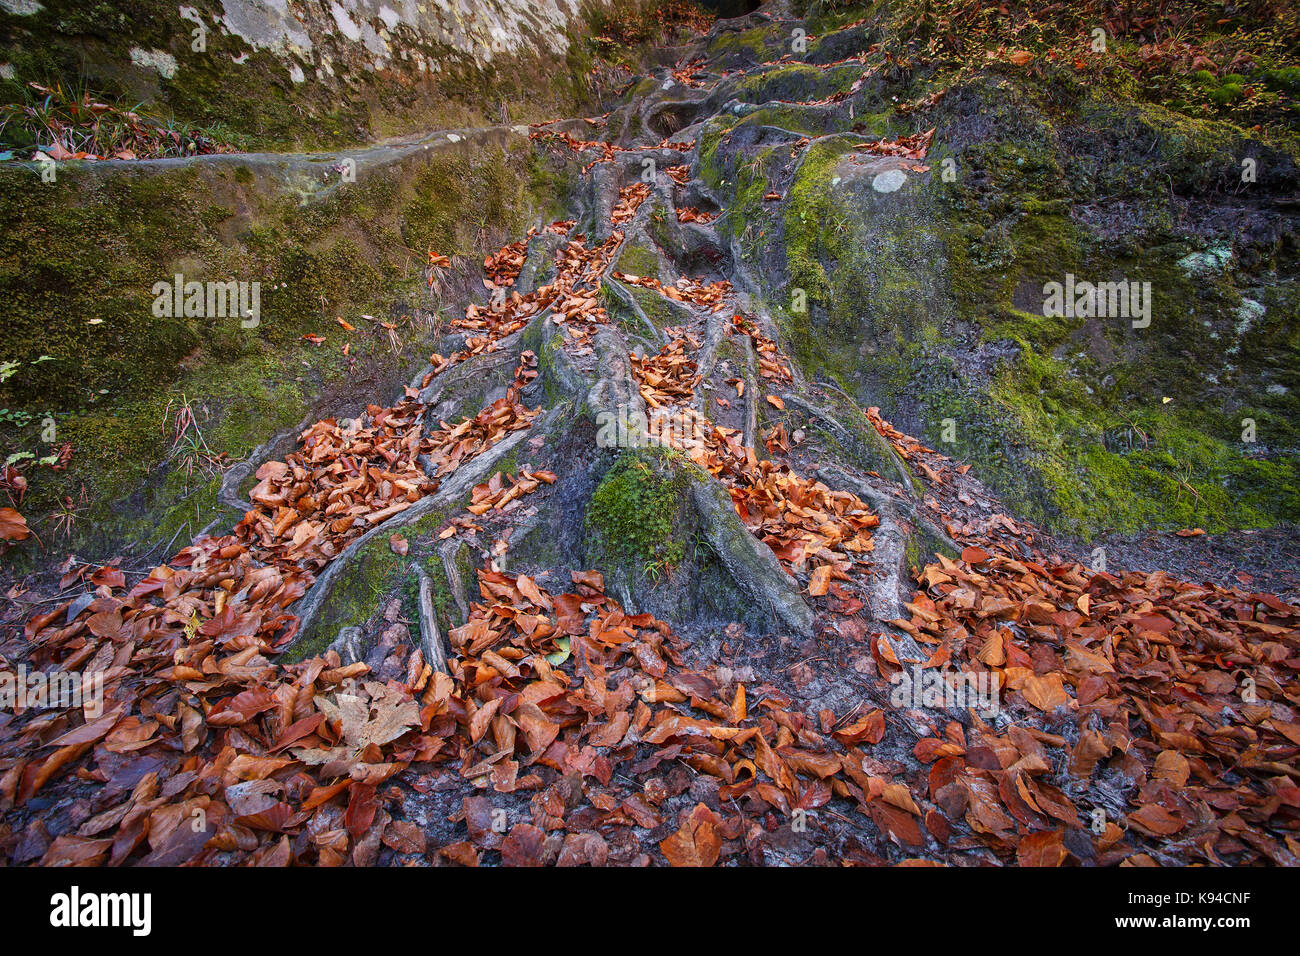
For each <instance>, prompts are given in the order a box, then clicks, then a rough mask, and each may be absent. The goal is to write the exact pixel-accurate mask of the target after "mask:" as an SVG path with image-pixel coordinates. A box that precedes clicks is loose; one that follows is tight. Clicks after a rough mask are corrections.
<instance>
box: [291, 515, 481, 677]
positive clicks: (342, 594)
mask: <svg viewBox="0 0 1300 956" xmlns="http://www.w3.org/2000/svg"><path fill="white" fill-rule="evenodd" d="M458 510H459V508H458V507H456V506H449V507H446V508H442V509H439V510H436V511H431V512H430V513H428V514H426V515H422V516H421V517H420V518H418V519H417V520H416V521H414V522H412V523H411V524H409V525H407V526H405V527H404V528H402V529H400V530H399V531H398V533H399V534H401V535H402V537H404V538H406V540H407V541H408V542H409V544H410V547H411V550H410V552H409V554H408V556H406V557H399V556H398V555H396V554H394V553H393V550H392V548H391V547H390V545H389V543H388V536H387V535H382V534H381V535H376V536H375V537H374V538H373V539H371V540H370V541H368V542H366V544H365V545H363V546H362V547H361V548H359V549H358V550H357V552H356V553H355V554H354V555H353V556H352V558H351V559H350V560H349V562H348V566H347V568H346V569H345V573H344V574H342V575H340V576H339V578H338V579H337V580H336V582H335V583H334V586H333V588H332V589H331V590H330V592H329V595H328V596H327V597H326V599H325V601H324V603H323V604H322V606H321V609H320V613H319V616H318V617H317V618H316V623H315V625H314V626H313V627H312V628H311V629H310V630H309V631H307V632H304V633H303V634H302V635H301V636H300V637H299V638H298V639H297V640H295V641H294V643H293V645H292V646H291V647H290V648H289V650H287V651H286V652H285V655H284V659H285V660H286V661H287V662H294V661H300V660H303V659H305V658H308V657H313V656H315V655H317V654H322V653H324V652H325V650H326V648H328V647H329V645H330V644H331V643H333V641H334V639H335V638H336V637H338V633H339V631H340V630H341V629H342V628H345V627H360V626H363V625H365V624H366V623H367V622H368V621H370V620H371V618H372V617H374V615H375V614H376V613H377V612H378V611H380V610H381V609H382V605H383V603H384V601H383V599H384V598H385V597H387V596H389V595H391V594H394V593H396V594H398V595H399V596H400V597H401V599H402V616H403V617H404V618H405V619H406V620H410V621H416V622H418V621H419V614H420V610H419V579H418V577H417V575H416V573H415V571H414V569H413V567H412V564H413V563H415V562H418V563H419V564H420V566H421V567H423V568H424V570H425V572H426V573H427V574H428V575H429V578H430V580H431V581H432V583H433V591H434V606H435V608H436V613H437V617H438V626H439V628H440V629H442V631H443V633H444V634H445V633H446V631H447V629H448V628H449V627H453V626H455V624H454V623H453V617H452V611H453V609H454V608H455V603H454V599H453V598H452V595H451V591H450V589H449V587H448V584H447V576H446V572H445V571H444V569H443V566H442V561H441V559H440V558H439V557H438V555H437V554H436V552H434V550H433V548H434V546H435V545H436V543H437V532H438V530H439V529H440V528H441V527H442V526H443V525H445V524H446V523H447V521H448V519H449V517H450V516H451V515H452V514H453V513H455V512H456V511H458ZM462 577H463V575H462ZM474 580H475V579H474V576H473V575H472V574H471V575H470V576H469V577H463V581H464V583H465V584H466V586H469V585H470V584H471V583H472V582H473V581H474ZM412 636H413V639H414V640H416V641H417V642H418V641H419V624H418V623H417V624H416V625H415V626H414V628H413V635H412Z"/></svg>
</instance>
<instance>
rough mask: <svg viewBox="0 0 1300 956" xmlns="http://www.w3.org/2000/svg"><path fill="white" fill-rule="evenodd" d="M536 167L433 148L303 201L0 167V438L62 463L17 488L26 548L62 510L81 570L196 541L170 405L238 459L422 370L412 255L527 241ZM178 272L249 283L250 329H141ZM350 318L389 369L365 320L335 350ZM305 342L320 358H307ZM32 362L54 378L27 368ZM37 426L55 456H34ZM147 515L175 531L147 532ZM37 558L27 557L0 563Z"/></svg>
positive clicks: (254, 170)
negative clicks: (53, 176)
mask: <svg viewBox="0 0 1300 956" xmlns="http://www.w3.org/2000/svg"><path fill="white" fill-rule="evenodd" d="M532 156H533V153H532V150H531V149H530V148H527V147H525V148H523V149H519V150H505V149H491V148H489V149H480V148H475V149H470V148H469V147H468V146H467V147H466V148H462V149H448V150H440V151H438V152H437V153H436V154H427V155H424V156H419V157H415V158H413V159H411V160H407V161H404V162H403V163H402V164H400V165H398V166H394V167H392V168H390V169H388V170H386V171H385V172H386V173H387V174H386V175H385V174H383V173H374V174H371V175H365V176H362V177H359V180H358V182H356V183H354V184H348V185H347V186H346V187H342V188H337V189H335V190H334V191H332V192H329V193H326V194H324V195H321V196H316V197H314V198H313V197H312V194H311V193H307V194H306V195H307V197H308V198H307V201H305V202H304V201H302V200H301V198H300V196H299V195H298V194H297V193H296V192H295V191H294V187H293V184H292V180H289V181H287V182H286V181H285V180H282V179H279V178H277V179H273V180H270V181H268V179H267V177H268V173H267V171H266V170H265V169H264V168H259V167H256V166H253V167H251V168H250V167H248V166H233V165H227V164H224V163H222V164H217V163H211V162H206V161H205V162H199V163H192V164H187V165H185V166H181V167H179V168H171V169H166V170H148V171H146V170H145V169H144V168H140V169H131V170H122V169H120V168H118V169H114V170H111V171H109V170H107V168H105V170H104V171H102V173H101V171H98V170H87V169H83V168H78V167H79V164H75V163H69V164H63V165H62V166H61V167H60V169H59V175H58V179H57V180H56V182H55V183H52V184H42V183H41V182H40V180H39V178H38V177H37V176H36V174H35V173H34V172H32V171H30V170H28V169H26V168H23V167H19V166H13V165H11V166H8V167H6V168H4V169H0V215H3V216H4V218H5V219H6V221H7V222H9V223H11V228H9V229H8V230H6V231H5V232H4V234H3V235H2V236H0V253H3V263H5V264H0V294H3V295H4V297H5V300H6V302H7V304H8V309H7V314H6V322H5V323H4V324H3V325H2V326H0V356H2V357H3V358H5V359H10V358H12V359H16V360H20V361H22V362H23V363H24V365H23V366H22V367H21V371H20V373H19V374H18V375H15V376H14V377H13V378H11V379H10V380H8V381H7V382H6V383H5V385H4V387H3V389H0V405H3V406H5V407H8V408H11V409H15V410H18V411H20V412H24V413H26V414H29V415H31V416H33V420H32V421H31V423H29V424H28V425H27V426H25V427H23V428H17V427H15V426H14V425H13V424H12V423H2V422H0V440H2V441H3V442H4V444H5V445H6V446H7V447H8V448H10V449H12V450H27V451H31V452H33V453H35V452H39V453H40V454H41V455H44V454H48V453H50V451H55V450H57V448H58V447H60V446H61V445H62V443H63V442H71V444H72V447H73V459H72V464H71V467H70V468H69V469H68V470H67V471H64V472H58V473H55V472H50V471H48V470H46V469H43V468H42V469H33V470H32V471H30V472H29V482H30V491H29V493H28V497H27V499H26V514H27V515H28V517H29V519H30V520H31V522H32V524H33V526H34V527H36V528H37V530H38V534H41V536H42V538H43V539H45V538H49V539H51V541H55V540H59V538H60V537H61V532H60V533H58V534H56V533H53V532H54V529H53V528H52V516H53V514H54V513H55V512H56V511H57V510H58V509H59V508H60V507H61V505H60V502H62V501H63V499H64V498H65V497H71V498H72V499H73V500H74V502H75V503H76V506H77V507H78V508H79V509H80V517H79V520H78V521H77V524H76V528H75V533H74V534H73V536H72V538H71V539H69V540H67V541H60V546H66V547H71V548H75V549H76V550H77V551H78V552H79V553H83V554H88V555H93V554H106V555H111V554H115V553H121V551H122V550H123V548H124V547H127V546H129V545H130V544H132V543H134V542H136V541H148V542H151V543H153V542H156V541H157V539H158V536H160V535H163V534H165V535H167V537H170V536H171V534H172V533H173V532H174V531H175V530H176V528H177V527H179V526H181V524H183V523H184V521H190V522H192V523H194V522H197V526H202V525H203V524H206V523H207V521H208V520H210V512H209V511H208V509H209V508H210V505H209V504H208V503H207V501H205V500H195V501H188V502H187V504H186V507H184V508H181V507H179V506H180V504H181V502H180V501H178V500H177V496H178V495H179V496H180V497H181V499H182V500H184V499H187V498H188V496H190V495H191V494H193V493H194V492H195V489H197V488H199V487H201V486H202V484H203V481H204V479H203V478H202V476H201V475H195V476H194V477H193V478H185V476H184V475H183V473H182V475H181V477H180V478H174V477H173V476H172V471H173V470H174V469H179V468H181V467H182V465H183V462H184V456H183V454H181V453H180V452H179V451H178V452H176V453H173V449H172V447H171V445H172V438H173V436H172V434H171V424H170V421H169V417H170V415H169V413H168V405H169V403H170V404H171V406H172V411H173V412H174V411H175V408H176V406H177V403H179V402H182V401H188V402H189V403H190V404H191V406H192V408H193V409H194V410H195V412H196V419H197V421H198V423H199V425H200V427H201V429H202V431H203V436H204V438H205V440H206V442H207V444H208V446H209V448H210V449H211V450H212V452H213V453H214V454H225V455H226V456H228V459H230V460H234V459H237V458H240V457H242V456H244V455H246V454H247V453H248V452H249V451H251V450H252V448H253V447H254V446H255V445H257V444H259V443H260V442H261V441H263V440H264V439H266V438H268V437H269V436H270V435H271V434H273V433H274V432H276V431H279V430H281V429H284V428H288V427H290V426H292V425H294V424H295V423H297V422H298V421H300V420H301V418H302V417H303V415H304V414H305V412H306V410H307V408H308V407H309V405H310V404H312V403H313V401H315V400H317V399H318V398H320V397H321V396H322V395H325V396H328V395H329V394H331V393H332V392H333V391H335V390H341V389H345V388H346V387H347V385H348V381H349V379H350V376H351V374H354V373H357V372H364V371H366V370H367V369H373V368H374V367H375V366H378V365H380V364H381V363H382V364H383V365H384V366H385V371H384V372H382V373H381V374H383V375H386V376H394V375H400V374H401V366H402V365H403V363H405V362H410V361H416V360H418V357H419V356H422V355H427V349H426V344H425V343H423V342H422V341H421V338H422V336H423V335H424V334H425V333H423V332H422V331H421V330H420V329H419V328H417V327H415V326H408V325H407V324H406V323H405V322H403V321H401V320H402V318H403V313H409V310H408V308H407V307H406V306H405V304H404V303H405V302H407V301H411V300H415V301H419V300H420V299H423V298H425V296H426V295H427V293H426V291H425V289H424V285H423V282H422V281H421V279H422V277H421V272H420V270H421V267H422V263H421V259H422V257H423V252H424V251H425V250H426V249H429V248H433V249H436V250H438V251H441V252H445V253H454V254H464V255H469V256H472V257H474V258H479V257H481V256H482V254H483V252H484V251H485V250H484V247H485V246H487V247H492V246H494V245H495V242H494V240H497V239H500V240H504V239H507V238H509V237H513V236H515V235H517V234H518V233H520V232H522V231H523V229H524V228H525V226H526V225H527V223H528V222H529V221H530V220H531V218H532V213H531V210H532V209H533V208H534V206H533V202H534V198H533V197H534V196H535V195H536V192H535V189H536V188H537V183H536V181H535V178H534V179H531V180H530V164H531V163H532ZM241 170H242V172H241ZM286 187H287V188H286ZM530 187H531V188H530ZM42 190H45V191H42ZM476 197H488V198H485V199H483V200H482V201H479V200H478V199H477V198H476ZM466 209H472V210H473V211H474V212H473V214H472V215H467V214H466ZM214 210H216V211H214ZM485 240H486V241H485ZM413 253H414V254H413ZM177 272H180V273H182V274H183V275H184V277H185V280H186V281H191V280H200V281H201V280H205V279H209V278H216V279H222V280H224V279H226V278H230V277H235V278H237V279H240V280H242V281H258V282H260V283H261V286H262V290H261V291H262V295H261V321H260V324H259V325H258V327H257V328H255V329H244V328H242V327H241V326H240V323H239V322H238V321H237V320H236V319H234V318H231V319H225V320H223V319H200V318H188V319H187V318H176V319H166V318H157V317H155V316H154V315H153V313H152V304H153V294H152V287H153V285H154V283H156V282H159V281H171V280H172V278H173V276H174V275H175V274H176V273H177ZM360 313H369V314H372V315H379V316H390V315H391V316H392V317H393V318H394V319H397V320H398V330H397V331H398V335H399V337H400V339H401V354H402V357H398V358H397V359H396V360H395V359H394V356H393V355H392V351H391V349H390V347H389V344H388V341H387V338H386V337H384V336H382V334H381V335H370V334H366V333H367V332H369V331H371V330H370V329H368V328H367V327H366V324H365V323H363V322H359V321H356V320H355V318H354V320H353V324H354V325H357V326H359V328H358V330H357V332H355V333H350V334H347V335H345V334H344V333H343V332H342V331H340V330H339V329H338V327H337V325H336V324H335V323H334V318H335V316H349V317H354V316H356V315H358V314H360ZM307 333H315V334H322V335H324V336H325V339H326V343H325V344H324V345H322V346H321V347H319V348H315V347H312V346H310V345H307V344H305V343H304V342H303V341H302V336H303V335H304V334H307ZM345 340H346V341H349V342H350V343H351V351H350V355H349V356H347V357H344V356H343V355H342V354H341V352H340V347H341V346H342V344H343V342H344V341H345ZM41 355H50V356H52V357H53V359H54V361H45V362H41V363H39V364H31V363H32V362H33V361H34V359H36V358H38V357H39V356H41ZM384 387H393V386H384ZM47 416H49V417H51V418H52V419H53V420H54V423H55V426H56V434H57V444H55V445H54V446H53V447H48V446H47V445H46V443H45V442H43V441H42V440H41V435H42V430H43V429H42V423H43V422H44V421H45V419H46V417H47ZM208 498H209V499H210V498H211V495H209V496H208ZM124 504H125V506H123V505H124ZM196 505H198V506H199V508H198V510H199V515H198V516H197V517H196V515H195V506H196ZM162 514H167V515H172V514H176V515H181V514H183V515H186V516H187V517H185V518H184V519H182V518H179V517H177V518H175V519H168V520H166V521H163V522H159V521H158V517H159V515H162ZM24 556H25V558H24ZM37 556H38V552H37V549H36V548H35V547H30V548H24V549H18V550H17V551H15V552H14V553H13V555H12V557H13V558H15V559H19V560H23V559H35V558H36V557H37Z"/></svg>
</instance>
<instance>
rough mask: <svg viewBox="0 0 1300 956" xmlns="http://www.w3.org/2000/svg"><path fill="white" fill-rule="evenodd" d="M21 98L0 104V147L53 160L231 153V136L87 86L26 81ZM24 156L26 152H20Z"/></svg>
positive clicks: (217, 129) (213, 128) (219, 130)
mask: <svg viewBox="0 0 1300 956" xmlns="http://www.w3.org/2000/svg"><path fill="white" fill-rule="evenodd" d="M23 93H24V96H23V101H22V102H19V103H5V104H0V146H2V147H3V148H6V149H10V150H14V151H16V152H17V151H22V152H26V151H27V150H35V151H36V152H39V153H41V154H43V155H45V156H48V157H49V158H50V159H53V160H65V159H160V158H163V157H176V156H194V155H197V154H199V153H225V152H231V151H232V149H233V147H232V144H231V140H232V139H233V137H232V136H231V135H230V134H229V133H228V132H227V131H225V130H223V129H222V128H220V127H209V128H200V127H197V126H193V125H190V124H186V123H178V122H176V121H175V120H171V119H162V118H157V117H153V116H149V115H147V114H146V113H145V112H144V110H143V108H142V107H141V106H140V105H138V104H137V105H134V106H124V105H122V104H121V103H106V102H103V100H102V99H101V98H100V97H97V96H96V95H94V94H93V93H91V91H90V90H88V89H84V88H82V89H77V90H73V89H65V88H64V86H63V85H62V84H61V83H55V84H54V85H52V86H42V85H41V84H39V83H28V84H27V86H26V87H24V89H23ZM23 158H29V157H23Z"/></svg>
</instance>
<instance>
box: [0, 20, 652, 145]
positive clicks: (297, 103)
mask: <svg viewBox="0 0 1300 956" xmlns="http://www.w3.org/2000/svg"><path fill="white" fill-rule="evenodd" d="M42 7H43V9H41V10H39V11H38V12H37V13H35V14H34V15H31V16H23V17H17V16H9V15H7V14H0V16H2V17H3V18H4V20H5V27H6V29H5V36H4V37H3V39H0V53H2V54H3V56H2V57H0V58H2V59H3V60H4V62H6V63H8V64H10V65H11V66H12V67H13V69H14V79H13V80H12V81H11V82H9V83H5V84H4V86H6V87H10V86H11V87H13V88H14V89H15V90H16V89H17V88H18V87H19V85H20V84H23V83H26V82H28V81H36V82H40V83H45V84H51V83H54V82H60V83H62V84H63V85H64V86H65V87H70V88H74V89H76V88H80V87H81V86H82V85H88V86H89V87H91V88H92V89H94V90H96V91H97V94H98V93H99V92H100V91H102V94H103V95H102V96H98V98H101V99H102V98H109V99H111V98H113V97H117V96H121V97H124V98H125V99H126V100H127V101H129V102H131V103H134V102H137V101H139V100H140V98H141V95H142V94H143V95H144V96H145V98H146V100H147V101H148V103H147V105H148V106H149V108H150V109H152V110H154V111H155V112H158V113H159V114H161V115H169V116H173V117H175V118H176V119H177V120H178V121H180V122H182V123H197V124H199V125H209V124H222V125H223V126H226V127H228V128H230V129H231V131H232V132H233V133H234V134H235V135H236V136H238V137H240V138H242V139H245V140H248V141H250V142H252V143H255V144H258V145H261V146H264V147H266V146H269V147H291V148H299V149H315V148H328V147H338V146H348V145H355V144H358V143H364V142H369V141H373V140H376V139H383V138H388V137H395V136H409V135H410V134H411V133H413V132H417V131H421V130H428V129H456V128H467V127H481V126H487V125H492V124H495V123H501V122H514V123H520V122H522V123H527V122H533V121H541V120H547V119H551V118H553V117H554V116H559V115H590V114H591V113H593V112H599V111H600V110H599V109H598V108H597V107H598V103H599V99H600V97H601V95H602V94H604V93H605V92H606V91H605V90H604V89H603V87H602V85H601V83H600V82H599V80H595V79H593V74H594V73H599V70H597V69H595V68H596V67H597V65H598V64H597V58H596V57H595V56H593V45H592V43H591V41H590V38H591V37H592V36H594V35H596V34H595V33H593V30H592V28H591V24H592V23H593V22H595V21H596V19H597V18H598V14H601V13H602V12H603V10H602V8H601V6H600V5H588V6H586V7H585V8H584V9H583V10H581V11H578V15H577V16H575V17H574V18H573V20H572V21H571V22H570V23H569V25H568V30H567V32H568V40H569V42H568V49H567V52H566V53H565V55H564V59H563V60H560V59H559V58H558V57H557V56H556V55H555V54H554V53H553V52H552V50H551V49H550V48H547V47H545V46H542V45H539V44H524V45H522V46H521V47H520V48H519V49H518V50H517V51H516V52H514V53H513V54H508V55H502V56H498V57H495V58H494V59H493V60H492V61H490V62H482V63H481V62H478V61H477V60H476V59H475V57H473V56H471V55H469V54H466V53H462V52H460V51H459V50H456V49H454V48H453V47H451V46H449V45H446V44H443V43H439V42H437V41H436V40H433V39H431V38H428V37H421V36H419V35H417V34H415V33H414V32H413V31H410V30H407V29H405V28H399V31H398V33H397V34H395V35H394V38H393V41H392V42H393V43H394V44H395V46H397V47H398V48H399V49H398V52H400V54H401V56H400V58H398V59H395V60H394V62H393V64H392V65H391V66H390V67H389V68H386V69H381V70H374V69H369V68H366V67H361V66H360V64H353V63H350V62H349V61H348V58H347V57H346V56H342V57H338V58H336V59H335V62H334V67H335V71H336V72H337V74H338V77H337V79H334V80H330V79H321V80H319V81H318V80H317V79H316V78H315V77H314V76H311V73H312V71H313V69H314V68H313V67H308V68H307V69H308V75H309V81H308V82H305V83H294V82H292V80H291V79H290V76H289V68H288V63H287V62H286V60H285V59H283V58H282V57H281V56H279V55H277V54H276V53H274V52H272V51H270V50H267V49H253V48H251V47H249V46H248V45H247V44H246V43H245V41H243V40H242V39H241V38H239V37H238V36H236V35H234V34H233V33H230V32H229V31H226V30H224V29H223V30H216V29H211V30H209V31H208V33H207V36H206V40H207V49H206V51H204V52H201V53H200V52H195V51H192V50H191V49H190V42H189V41H190V36H189V31H188V28H185V27H183V26H180V27H178V26H177V24H179V23H180V21H178V20H177V19H176V5H175V4H168V3H167V2H165V0H130V2H129V3H127V2H124V0H102V2H97V3H94V4H76V3H72V2H69V0H47V2H46V3H44V4H42ZM204 15H205V16H207V14H206V13H205V14H204ZM135 46H140V47H143V48H145V49H159V50H163V51H167V52H169V53H171V55H173V56H174V57H175V59H176V61H177V67H178V68H177V70H176V72H175V75H174V76H172V77H170V78H163V77H155V78H153V80H152V83H150V82H149V81H144V82H143V84H141V80H140V79H139V78H138V76H136V74H137V72H138V71H135V70H132V69H129V68H128V67H127V64H129V50H130V48H132V47H135ZM417 54H418V56H419V58H421V59H423V60H425V61H427V62H430V63H433V64H435V65H436V67H437V69H436V71H435V72H432V73H425V72H418V71H417V70H416V68H415V66H414V62H415V55H417ZM613 55H617V56H618V57H619V59H621V60H625V61H627V63H629V64H631V65H637V66H639V65H640V64H639V56H640V54H639V53H638V52H637V51H622V50H616V51H613ZM3 92H5V93H9V92H10V91H9V90H4V91H3ZM249 103H256V104H257V108H256V109H248V108H247V105H248V104H249Z"/></svg>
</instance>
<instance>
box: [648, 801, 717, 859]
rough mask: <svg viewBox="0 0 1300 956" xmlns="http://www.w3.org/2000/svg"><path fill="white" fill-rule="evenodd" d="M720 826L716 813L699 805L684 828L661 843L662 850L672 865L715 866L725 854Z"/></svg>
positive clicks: (687, 819) (683, 825) (684, 824)
mask: <svg viewBox="0 0 1300 956" xmlns="http://www.w3.org/2000/svg"><path fill="white" fill-rule="evenodd" d="M721 823H722V820H721V819H720V818H719V817H718V815H717V814H716V813H714V812H713V811H712V810H710V809H709V808H708V807H707V806H705V805H704V804H702V803H697V804H696V805H695V809H693V810H692V811H691V813H690V816H688V817H687V818H686V822H685V823H683V824H682V826H681V828H680V829H679V830H678V831H677V832H676V833H674V834H673V835H672V836H670V837H667V838H666V839H663V840H661V841H660V842H659V849H660V850H662V851H663V854H664V856H665V857H666V858H667V859H668V862H669V863H670V864H671V865H672V866H713V864H715V863H717V862H718V857H719V855H721V853H722V837H721V836H720V835H719V834H718V827H719V826H720V825H721Z"/></svg>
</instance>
